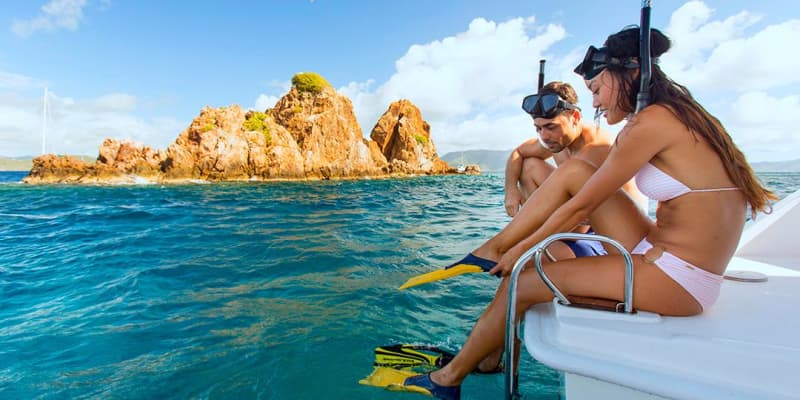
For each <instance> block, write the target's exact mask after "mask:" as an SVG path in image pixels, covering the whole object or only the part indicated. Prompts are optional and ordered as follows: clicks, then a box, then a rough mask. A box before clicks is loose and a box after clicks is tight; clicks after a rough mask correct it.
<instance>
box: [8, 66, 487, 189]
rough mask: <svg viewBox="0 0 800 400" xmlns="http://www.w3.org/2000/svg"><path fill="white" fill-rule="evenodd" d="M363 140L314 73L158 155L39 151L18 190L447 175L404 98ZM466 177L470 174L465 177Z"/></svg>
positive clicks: (143, 149)
mask: <svg viewBox="0 0 800 400" xmlns="http://www.w3.org/2000/svg"><path fill="white" fill-rule="evenodd" d="M370 138H371V139H366V138H364V137H363V134H362V131H361V128H360V127H359V125H358V122H357V121H356V117H355V113H354V112H353V105H352V103H351V102H350V99H348V98H347V97H345V96H343V95H341V94H339V93H338V92H337V91H336V90H335V89H334V88H333V87H332V86H331V85H330V84H329V83H328V82H327V81H325V79H324V78H322V77H321V76H319V75H318V74H315V73H300V74H297V75H295V76H294V77H293V78H292V88H291V89H290V90H289V92H288V93H286V94H285V95H284V96H283V97H282V98H281V99H280V100H279V101H278V102H277V103H276V104H275V106H274V107H273V108H271V109H267V110H265V111H263V112H261V111H245V110H243V109H242V108H241V107H240V106H238V105H232V106H229V107H220V108H210V107H205V108H203V110H201V111H200V115H198V116H197V117H196V118H195V119H194V120H193V121H192V123H191V124H190V125H189V127H188V128H186V129H185V130H184V131H183V132H181V133H180V134H179V135H178V137H177V139H175V142H174V143H172V144H171V145H169V146H168V147H167V149H165V150H162V149H159V150H156V149H152V148H150V147H147V146H144V145H141V144H137V143H133V142H130V141H119V140H116V139H106V140H105V141H103V143H102V144H101V145H100V150H99V154H98V156H97V159H96V160H95V162H94V163H89V162H86V161H83V160H81V159H79V158H76V157H71V156H56V155H53V154H45V155H42V156H39V157H37V158H35V159H34V160H33V167H32V168H31V171H30V173H29V174H28V176H26V177H25V178H24V179H23V181H24V182H26V183H34V184H37V183H134V182H139V181H150V182H158V183H180V182H187V181H195V180H204V181H268V180H305V179H343V178H367V177H392V176H408V175H420V174H427V175H434V174H452V173H458V172H459V171H458V170H457V169H455V168H453V167H451V166H450V165H449V164H447V163H446V162H444V161H443V160H441V159H440V158H439V156H438V155H437V153H436V148H435V146H434V144H433V141H432V140H431V135H430V125H428V123H427V122H425V121H424V120H423V119H422V114H421V113H420V111H419V109H418V108H417V107H416V106H415V105H414V104H412V103H411V102H410V101H408V100H398V101H396V102H394V103H392V104H391V105H390V106H389V108H388V110H387V111H386V112H385V113H384V114H383V116H381V118H380V119H379V120H378V122H377V123H376V124H375V127H374V128H373V129H372V132H371V134H370ZM468 172H470V173H476V172H477V171H475V170H474V169H470V170H468Z"/></svg>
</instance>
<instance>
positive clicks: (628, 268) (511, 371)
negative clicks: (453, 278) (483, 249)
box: [505, 233, 633, 400]
mask: <svg viewBox="0 0 800 400" xmlns="http://www.w3.org/2000/svg"><path fill="white" fill-rule="evenodd" d="M581 239H583V240H593V241H597V242H604V243H608V244H610V245H612V246H614V247H615V248H616V249H617V250H619V252H620V254H622V256H623V257H624V258H625V289H624V290H625V293H624V303H622V304H621V306H622V311H623V312H625V313H633V260H632V259H631V255H630V253H628V251H627V250H626V249H625V247H623V246H622V245H621V244H619V242H617V241H616V240H614V239H611V238H608V237H605V236H600V235H587V234H583V233H556V234H554V235H550V236H549V237H547V239H545V240H543V241H541V242H539V243H538V244H537V245H535V246H533V247H532V248H531V249H530V250H528V251H526V252H525V253H524V254H522V257H520V258H519V259H518V260H517V262H516V263H515V264H514V268H513V269H512V270H511V276H509V278H508V279H509V282H508V307H507V309H506V310H507V311H506V340H505V342H506V348H505V375H506V376H505V384H506V393H505V398H506V399H507V400H511V399H518V398H519V393H518V390H517V389H518V382H517V380H518V379H517V372H516V371H515V369H516V364H517V363H516V360H515V359H514V354H515V352H514V347H515V345H516V341H517V336H518V330H519V327H520V322H521V321H516V315H517V281H518V280H519V274H520V273H522V270H524V269H525V264H526V263H527V262H528V261H529V260H530V259H531V257H533V259H534V263H535V265H536V271H537V272H538V273H539V276H540V277H541V278H542V281H544V283H545V285H547V287H548V288H550V290H551V291H552V292H553V295H555V297H556V298H557V299H558V302H559V303H561V304H563V305H570V304H571V303H570V301H569V299H567V296H565V295H564V294H563V293H561V291H560V290H558V288H557V287H556V285H555V284H553V281H551V280H550V278H548V277H547V274H545V273H544V268H542V254H545V255H546V256H547V257H548V258H549V259H550V260H551V261H553V258H552V256H551V255H550V254H549V253H548V252H547V247H548V246H550V244H552V243H553V242H555V241H558V240H581ZM617 311H620V310H619V307H617Z"/></svg>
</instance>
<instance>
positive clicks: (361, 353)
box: [0, 175, 800, 399]
mask: <svg viewBox="0 0 800 400" xmlns="http://www.w3.org/2000/svg"><path fill="white" fill-rule="evenodd" d="M0 178H2V177H0ZM790 178H791V179H790ZM17 179H21V176H20V177H19V178H17ZM764 179H765V180H767V181H768V182H770V184H771V185H774V186H778V187H779V190H781V191H784V192H785V191H789V190H792V188H797V187H798V186H800V185H798V182H800V177H798V175H792V176H790V177H789V178H787V177H786V176H775V175H771V176H766V177H764ZM0 180H2V179H0ZM781 193H783V192H781ZM502 201H503V187H502V177H501V176H499V175H486V176H478V177H419V178H410V179H395V180H372V181H336V182H312V183H309V182H286V183H270V184H249V183H231V184H215V185H177V186H160V185H139V186H81V187H75V186H58V185H55V186H27V185H19V184H3V185H0V204H3V206H2V208H1V209H0V397H2V398H73V397H75V398H108V397H112V398H162V397H171V398H172V397H174V398H187V397H189V398H264V399H286V398H293V399H304V398H342V399H373V398H377V399H381V398H385V399H393V398H395V397H396V396H394V395H393V394H391V393H388V392H383V391H381V390H377V389H373V388H367V387H363V386H360V385H358V384H357V383H356V382H357V380H358V379H360V378H362V377H363V376H364V375H366V374H367V373H368V372H369V371H370V369H371V357H372V348H373V347H374V346H377V345H381V344H387V343H391V342H398V341H403V342H415V343H432V344H438V345H441V346H445V347H449V348H451V349H456V348H457V347H458V346H459V345H460V343H462V342H463V340H464V338H465V337H466V335H467V334H468V332H469V329H470V327H471V326H472V324H473V323H474V321H475V320H476V319H477V318H478V316H479V315H480V313H481V311H482V310H483V307H484V306H485V304H486V303H487V302H488V301H489V300H490V299H491V297H492V295H493V293H494V290H495V288H496V286H497V283H498V280H497V279H495V278H493V277H489V276H483V275H468V276H462V277H459V278H455V279H451V280H449V281H446V282H440V283H432V284H429V285H426V286H422V287H419V288H416V289H414V290H407V291H403V292H400V291H398V290H397V287H398V286H399V285H400V284H401V283H402V282H404V281H405V280H406V279H407V278H408V277H409V276H411V275H414V274H418V273H423V272H427V271H430V270H432V269H434V268H438V267H440V266H442V265H445V264H447V263H449V262H452V260H454V259H456V258H457V257H460V256H462V255H463V254H465V253H466V252H468V251H470V250H472V249H473V248H474V247H476V246H477V245H479V244H480V243H481V242H482V241H483V240H485V239H486V238H488V237H490V236H491V235H493V234H494V233H496V232H497V231H498V230H499V229H500V228H501V227H502V226H503V225H504V224H505V223H506V222H507V221H508V217H506V216H505V215H504V213H503V208H502ZM522 368H523V374H525V376H527V377H528V378H527V379H526V380H525V381H524V382H523V388H522V389H523V392H526V393H532V395H531V396H530V397H529V398H537V399H555V398H558V379H559V378H558V376H557V374H556V373H555V372H553V371H552V370H550V369H547V368H544V367H542V366H541V365H539V364H536V363H535V362H533V361H530V360H526V361H525V362H524V363H523V365H522ZM310 379H313V380H314V384H313V385H311V384H309V382H310ZM501 386H502V378H501V377H499V376H480V377H471V378H470V379H468V380H467V381H466V383H465V388H464V390H465V398H488V397H496V396H498V395H499V393H500V390H501V389H500V387H501ZM331 388H335V389H334V390H332V389H331Z"/></svg>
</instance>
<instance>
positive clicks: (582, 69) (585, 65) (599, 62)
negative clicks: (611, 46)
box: [575, 46, 639, 81]
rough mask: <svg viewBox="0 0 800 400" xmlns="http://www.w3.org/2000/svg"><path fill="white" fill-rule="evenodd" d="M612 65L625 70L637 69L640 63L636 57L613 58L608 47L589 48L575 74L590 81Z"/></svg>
mask: <svg viewBox="0 0 800 400" xmlns="http://www.w3.org/2000/svg"><path fill="white" fill-rule="evenodd" d="M610 65H613V66H617V67H621V68H625V69H636V68H639V61H638V59H637V58H636V57H622V58H620V57H612V56H611V55H610V54H609V52H608V48H607V47H601V48H599V49H598V48H597V47H594V46H589V49H588V50H586V55H585V56H584V57H583V61H582V62H581V63H580V64H578V66H577V67H575V73H576V74H578V75H580V76H582V77H583V79H585V80H587V81H590V80H592V79H593V78H594V77H596V76H597V75H599V74H600V73H601V72H603V70H604V69H606V68H607V67H608V66H610Z"/></svg>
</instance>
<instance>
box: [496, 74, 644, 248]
mask: <svg viewBox="0 0 800 400" xmlns="http://www.w3.org/2000/svg"><path fill="white" fill-rule="evenodd" d="M577 103H578V95H577V94H576V93H575V89H573V88H572V86H571V85H570V84H568V83H565V82H558V81H554V82H550V83H548V84H547V85H545V86H544V87H542V90H541V91H540V92H539V93H537V94H535V95H531V96H528V97H526V98H525V100H523V110H525V111H526V112H527V113H529V114H530V115H531V117H532V118H533V124H534V127H535V128H536V132H537V134H538V137H537V138H532V139H529V140H527V141H525V142H524V143H522V144H521V145H519V146H518V147H517V148H516V149H514V150H513V151H512V152H511V155H510V156H509V158H508V161H507V162H506V171H505V192H506V195H505V208H506V213H508V215H509V216H511V217H513V216H515V215H516V214H517V212H518V211H519V210H520V208H522V206H523V205H524V204H525V201H526V200H527V199H528V198H529V197H530V196H531V195H532V194H533V192H535V191H536V189H538V188H539V186H541V184H542V183H543V182H544V181H545V180H546V179H547V177H548V176H550V174H551V173H552V172H553V171H554V170H555V168H557V167H558V166H559V165H562V164H563V163H565V162H566V161H567V160H576V161H578V160H580V161H583V162H586V163H588V164H589V165H591V166H592V167H594V168H598V167H599V166H600V164H602V163H603V161H604V160H605V159H606V157H607V156H608V152H609V150H610V149H611V135H610V134H609V133H608V132H606V131H604V130H602V129H600V128H599V127H596V126H593V125H589V124H584V123H583V122H582V119H581V116H582V115H581V110H580V108H578V106H577ZM551 157H552V159H553V160H554V161H555V166H554V165H552V164H551V163H549V162H548V160H549V159H550V158H551ZM625 190H626V192H628V194H629V196H631V197H632V199H633V200H634V202H636V203H637V204H640V207H641V203H642V200H641V199H642V197H641V195H640V194H639V192H638V190H637V189H636V188H635V187H634V186H633V185H632V183H631V182H629V183H628V184H627V185H626V186H625ZM590 230H591V228H590V227H589V226H588V225H581V226H578V227H577V228H576V229H575V230H574V232H579V233H586V232H589V231H590ZM564 245H566V247H565V246H564ZM550 252H551V253H552V254H553V255H554V256H555V257H556V258H564V257H570V258H571V257H576V256H578V257H580V256H588V255H598V254H604V253H605V252H604V251H603V248H602V246H601V245H600V244H599V243H598V242H587V241H583V240H578V241H565V242H564V243H563V245H561V244H554V245H553V246H551V248H550Z"/></svg>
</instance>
